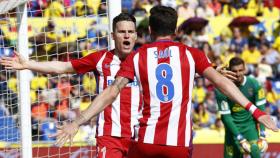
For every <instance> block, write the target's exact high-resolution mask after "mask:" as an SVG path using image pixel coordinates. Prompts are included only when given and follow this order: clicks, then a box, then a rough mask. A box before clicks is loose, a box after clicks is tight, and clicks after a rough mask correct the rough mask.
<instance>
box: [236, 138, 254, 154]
mask: <svg viewBox="0 0 280 158" xmlns="http://www.w3.org/2000/svg"><path fill="white" fill-rule="evenodd" d="M239 143H240V146H241V147H242V149H243V150H244V151H245V152H246V153H250V152H251V145H250V143H249V142H248V141H247V139H242V140H241V141H239Z"/></svg>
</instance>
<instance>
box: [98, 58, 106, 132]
mask: <svg viewBox="0 0 280 158" xmlns="http://www.w3.org/2000/svg"><path fill="white" fill-rule="evenodd" d="M105 56H106V53H104V55H103V56H102V58H101V59H100V60H99V61H98V63H97V64H96V69H97V71H98V72H99V73H100V74H99V78H98V93H99V94H100V93H101V92H102V91H103V89H104V87H103V86H104V77H102V76H103V71H102V63H103V61H104V58H105ZM97 117H98V119H97V120H98V129H97V130H98V136H102V135H103V128H104V122H105V121H104V111H102V112H100V113H99V114H98V116H97Z"/></svg>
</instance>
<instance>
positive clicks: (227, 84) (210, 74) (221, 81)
mask: <svg viewBox="0 0 280 158" xmlns="http://www.w3.org/2000/svg"><path fill="white" fill-rule="evenodd" d="M203 76H205V77H206V78H207V79H209V80H210V81H211V82H212V83H213V84H214V85H215V86H216V87H217V88H218V89H219V90H220V91H221V92H222V93H223V94H225V95H226V96H228V97H229V98H230V99H231V100H233V101H234V102H236V103H238V104H239V105H241V106H243V107H244V108H246V109H247V110H249V111H250V112H251V113H252V114H253V116H254V118H255V119H257V120H258V121H259V122H260V123H262V124H264V125H265V126H266V127H267V128H268V129H271V130H273V131H278V128H277V126H276V124H275V122H274V121H273V120H272V119H271V117H270V116H269V115H263V114H262V113H260V110H258V109H256V107H255V106H254V105H251V104H250V101H249V100H248V99H247V98H246V97H245V96H244V95H243V94H242V93H241V92H240V91H239V89H238V88H237V87H236V86H235V85H234V84H233V83H232V82H231V81H230V80H229V79H227V78H226V77H224V76H222V75H221V74H219V73H218V72H217V71H216V70H215V69H214V68H212V67H208V68H207V69H206V70H205V71H204V72H203Z"/></svg>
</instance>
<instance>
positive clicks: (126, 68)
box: [116, 52, 136, 81]
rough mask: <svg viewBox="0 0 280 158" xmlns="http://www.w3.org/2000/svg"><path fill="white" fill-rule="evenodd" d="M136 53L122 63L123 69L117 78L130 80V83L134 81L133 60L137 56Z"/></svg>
mask: <svg viewBox="0 0 280 158" xmlns="http://www.w3.org/2000/svg"><path fill="white" fill-rule="evenodd" d="M135 54H136V53H135V52H134V53H131V54H129V55H128V56H127V57H126V59H125V60H124V61H123V62H122V63H121V68H120V70H119V71H118V73H117V75H116V76H121V77H125V78H127V79H129V80H130V81H133V80H134V76H135V75H134V74H135V73H134V62H133V58H134V56H135Z"/></svg>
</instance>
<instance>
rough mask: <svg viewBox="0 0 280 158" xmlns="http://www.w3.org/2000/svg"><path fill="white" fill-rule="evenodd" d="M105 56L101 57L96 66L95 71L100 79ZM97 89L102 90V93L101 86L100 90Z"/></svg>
mask: <svg viewBox="0 0 280 158" xmlns="http://www.w3.org/2000/svg"><path fill="white" fill-rule="evenodd" d="M106 54H107V53H104V54H103V56H102V57H101V59H100V60H99V61H98V63H97V64H96V69H97V71H98V72H99V75H100V78H101V76H103V71H102V63H103V61H104V58H105V57H106ZM99 89H102V91H103V85H102V88H99ZM99 93H101V92H99Z"/></svg>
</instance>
